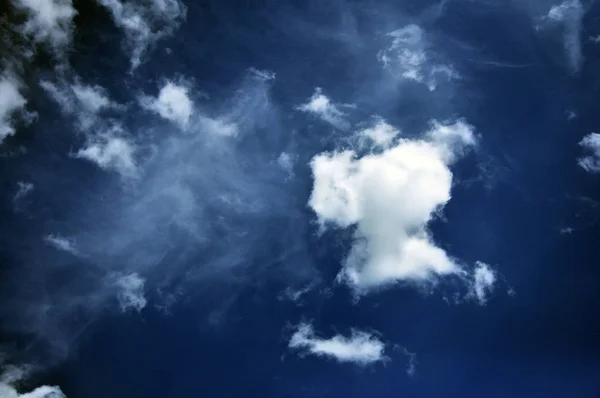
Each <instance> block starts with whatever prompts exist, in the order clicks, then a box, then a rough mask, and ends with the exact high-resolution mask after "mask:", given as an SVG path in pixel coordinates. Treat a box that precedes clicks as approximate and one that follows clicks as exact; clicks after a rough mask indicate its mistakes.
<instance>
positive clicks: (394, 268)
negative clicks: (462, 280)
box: [309, 121, 476, 291]
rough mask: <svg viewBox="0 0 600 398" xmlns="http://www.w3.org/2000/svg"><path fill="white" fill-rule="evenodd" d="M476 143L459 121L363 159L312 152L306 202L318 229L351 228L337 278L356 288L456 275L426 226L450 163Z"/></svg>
mask: <svg viewBox="0 0 600 398" xmlns="http://www.w3.org/2000/svg"><path fill="white" fill-rule="evenodd" d="M379 126H385V125H383V124H381V122H379ZM376 128H378V127H377V125H376V126H374V127H373V129H376ZM379 128H381V127H379ZM385 130H386V131H388V132H389V131H391V130H390V128H389V127H385ZM386 137H387V135H386ZM388 141H389V139H387V138H386V140H385V142H388ZM475 144H476V139H475V136H474V134H473V129H472V127H471V126H470V125H468V124H466V123H465V122H463V121H457V122H455V123H454V124H440V123H438V122H433V123H432V125H431V129H430V130H429V131H428V132H427V133H426V134H425V135H424V137H423V138H422V139H407V138H399V139H398V141H397V143H396V145H395V146H392V147H390V148H388V149H385V150H383V151H381V152H379V153H370V154H366V155H364V156H362V157H361V156H359V155H358V154H357V153H356V152H355V151H353V150H346V151H343V152H334V153H324V154H320V155H317V156H315V157H314V158H313V159H312V161H311V167H312V172H313V176H314V185H313V190H312V193H311V196H310V199H309V205H310V207H311V208H312V209H313V210H314V212H315V213H316V215H317V217H318V220H319V222H320V223H321V225H322V226H323V227H325V226H327V225H334V226H336V227H340V228H347V227H351V226H355V227H356V230H355V241H354V243H353V245H352V248H351V250H350V253H349V254H348V256H347V258H346V260H345V262H344V266H343V269H342V272H341V273H340V275H339V278H340V279H341V280H343V281H346V282H348V283H349V284H351V285H352V286H354V287H355V288H356V289H357V290H359V291H360V290H363V289H368V288H372V287H377V286H383V285H387V284H390V283H393V282H397V281H402V280H410V281H424V280H427V279H429V278H430V277H432V276H435V275H445V274H452V273H456V274H462V273H463V270H462V269H461V267H460V266H459V265H458V264H457V263H456V262H455V261H454V260H453V259H452V258H451V257H450V256H449V255H448V254H447V253H446V251H445V250H444V249H442V248H440V247H438V246H437V245H436V244H435V242H434V241H433V238H432V236H431V234H430V232H429V231H428V228H427V226H428V223H429V222H430V221H431V220H432V219H433V217H434V216H435V214H436V212H437V211H439V210H440V209H441V208H442V207H443V206H444V205H445V204H446V203H447V202H448V201H449V200H450V198H451V195H450V191H451V188H452V172H451V171H450V169H449V166H450V165H451V164H452V163H453V162H454V161H455V160H456V159H458V158H459V157H460V156H461V155H462V154H463V153H464V151H465V149H466V148H468V147H470V146H474V145H475Z"/></svg>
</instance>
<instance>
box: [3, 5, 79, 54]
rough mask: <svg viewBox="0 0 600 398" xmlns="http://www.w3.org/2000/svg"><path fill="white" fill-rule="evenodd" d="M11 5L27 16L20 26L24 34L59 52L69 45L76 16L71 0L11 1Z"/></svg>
mask: <svg viewBox="0 0 600 398" xmlns="http://www.w3.org/2000/svg"><path fill="white" fill-rule="evenodd" d="M13 4H14V5H15V7H17V8H19V9H21V10H23V11H25V12H26V13H27V15H28V19H27V21H26V22H25V24H24V25H23V26H22V29H23V33H24V34H26V35H29V36H31V37H32V38H33V40H35V41H36V42H38V43H47V44H49V45H50V46H52V47H53V49H54V50H55V51H59V52H60V51H62V50H64V48H65V47H66V46H67V45H69V43H70V42H71V32H72V29H73V17H74V16H75V15H76V14H77V12H76V11H75V9H74V8H73V3H72V1H71V0H13Z"/></svg>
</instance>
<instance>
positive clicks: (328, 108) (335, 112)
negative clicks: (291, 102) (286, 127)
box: [297, 87, 350, 130]
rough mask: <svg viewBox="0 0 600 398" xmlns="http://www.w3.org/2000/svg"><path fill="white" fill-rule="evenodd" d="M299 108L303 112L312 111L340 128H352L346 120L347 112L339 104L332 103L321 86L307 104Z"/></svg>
mask: <svg viewBox="0 0 600 398" xmlns="http://www.w3.org/2000/svg"><path fill="white" fill-rule="evenodd" d="M297 109H298V110H300V111H302V112H308V113H312V114H314V115H316V116H318V117H319V118H320V119H321V120H323V121H324V122H327V123H329V124H331V125H332V126H333V127H335V128H338V129H340V130H348V129H349V128H350V123H349V122H348V121H347V120H346V114H345V113H344V112H342V111H341V110H340V109H339V105H335V104H334V103H332V102H331V100H330V99H329V98H327V97H326V96H325V95H324V94H323V91H322V90H321V88H319V87H317V88H316V89H315V92H314V94H313V95H312V97H310V100H309V101H308V102H307V103H306V104H303V105H300V106H299V107H298V108H297Z"/></svg>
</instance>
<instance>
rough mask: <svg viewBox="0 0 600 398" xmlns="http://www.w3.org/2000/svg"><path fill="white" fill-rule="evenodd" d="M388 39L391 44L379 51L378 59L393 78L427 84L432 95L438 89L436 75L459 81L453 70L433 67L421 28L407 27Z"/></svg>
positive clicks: (392, 34)
mask: <svg viewBox="0 0 600 398" xmlns="http://www.w3.org/2000/svg"><path fill="white" fill-rule="evenodd" d="M387 36H388V37H391V38H392V43H391V45H390V46H389V47H388V48H387V49H385V50H382V51H380V52H379V53H378V54H377V58H378V59H379V61H380V62H381V63H382V64H383V67H384V68H385V69H386V70H388V71H389V72H390V73H391V74H392V75H394V76H396V77H398V78H401V79H406V80H412V81H415V82H418V83H425V84H427V87H428V88H429V90H430V91H433V90H435V89H436V88H437V85H438V83H437V77H436V76H437V75H440V74H442V75H445V76H446V78H447V79H448V80H450V79H455V78H458V74H457V73H456V72H455V71H454V70H453V69H452V68H451V67H450V66H448V65H437V64H433V63H432V62H431V61H430V60H429V56H428V50H427V47H428V44H427V42H426V40H425V32H424V31H423V29H422V28H421V27H419V26H418V25H415V24H410V25H407V26H405V27H403V28H401V29H397V30H395V31H393V32H390V33H388V34H387Z"/></svg>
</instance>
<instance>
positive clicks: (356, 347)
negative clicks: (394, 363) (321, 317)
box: [288, 323, 387, 366]
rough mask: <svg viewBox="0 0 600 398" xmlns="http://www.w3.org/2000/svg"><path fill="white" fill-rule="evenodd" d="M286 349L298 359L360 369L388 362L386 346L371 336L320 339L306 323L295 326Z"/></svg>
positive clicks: (356, 332)
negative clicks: (305, 357)
mask: <svg viewBox="0 0 600 398" xmlns="http://www.w3.org/2000/svg"><path fill="white" fill-rule="evenodd" d="M288 347H289V348H290V349H292V350H296V351H298V352H299V353H300V354H301V355H314V356H318V357H324V358H329V359H334V360H336V361H338V362H342V363H352V364H356V365H361V366H365V365H370V364H374V363H376V362H381V361H384V360H386V358H387V357H386V355H385V344H384V343H383V342H381V341H380V340H379V339H378V338H377V337H376V336H375V335H373V334H371V333H367V332H363V331H360V330H352V332H351V334H350V336H349V337H346V336H342V335H335V336H333V337H330V338H321V337H318V336H317V335H316V334H315V332H314V330H313V327H312V325H310V324H308V323H301V324H300V325H298V326H297V330H296V331H295V332H294V334H293V335H292V337H291V338H290V341H289V343H288Z"/></svg>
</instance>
